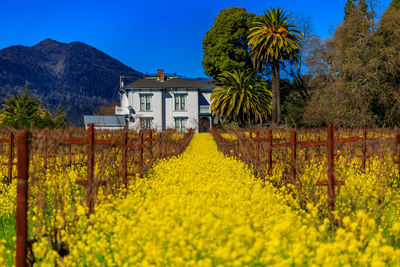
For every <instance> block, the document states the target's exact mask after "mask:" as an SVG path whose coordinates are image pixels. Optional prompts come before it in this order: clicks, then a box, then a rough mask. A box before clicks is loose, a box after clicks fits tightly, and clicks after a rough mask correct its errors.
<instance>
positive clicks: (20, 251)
mask: <svg viewBox="0 0 400 267" xmlns="http://www.w3.org/2000/svg"><path fill="white" fill-rule="evenodd" d="M28 138H29V133H28V131H21V132H19V133H18V136H17V157H18V159H17V160H18V162H17V170H18V184H17V213H16V227H17V240H16V241H17V242H16V243H17V244H16V245H17V248H16V265H15V266H16V267H25V266H26V254H27V241H28V220H27V211H28V175H29V173H28V171H29V146H28V144H29V143H28Z"/></svg>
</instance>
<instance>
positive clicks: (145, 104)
mask: <svg viewBox="0 0 400 267" xmlns="http://www.w3.org/2000/svg"><path fill="white" fill-rule="evenodd" d="M150 99H151V95H140V111H151V106H150Z"/></svg>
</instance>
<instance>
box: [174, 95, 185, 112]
mask: <svg viewBox="0 0 400 267" xmlns="http://www.w3.org/2000/svg"><path fill="white" fill-rule="evenodd" d="M185 110H186V94H176V95H175V111H185Z"/></svg>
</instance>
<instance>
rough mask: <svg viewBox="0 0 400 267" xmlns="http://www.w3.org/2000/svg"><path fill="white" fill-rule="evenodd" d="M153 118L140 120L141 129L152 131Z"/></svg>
mask: <svg viewBox="0 0 400 267" xmlns="http://www.w3.org/2000/svg"><path fill="white" fill-rule="evenodd" d="M152 119H153V118H139V120H140V128H141V129H150V128H151V121H152Z"/></svg>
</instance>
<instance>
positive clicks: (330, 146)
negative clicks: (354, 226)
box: [326, 124, 335, 211]
mask: <svg viewBox="0 0 400 267" xmlns="http://www.w3.org/2000/svg"><path fill="white" fill-rule="evenodd" d="M327 134H328V138H327V141H326V148H327V152H328V208H329V210H330V211H333V210H335V176H334V168H335V165H334V164H335V162H334V159H335V140H334V138H335V137H334V134H335V133H334V129H333V125H332V124H328V133H327Z"/></svg>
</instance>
